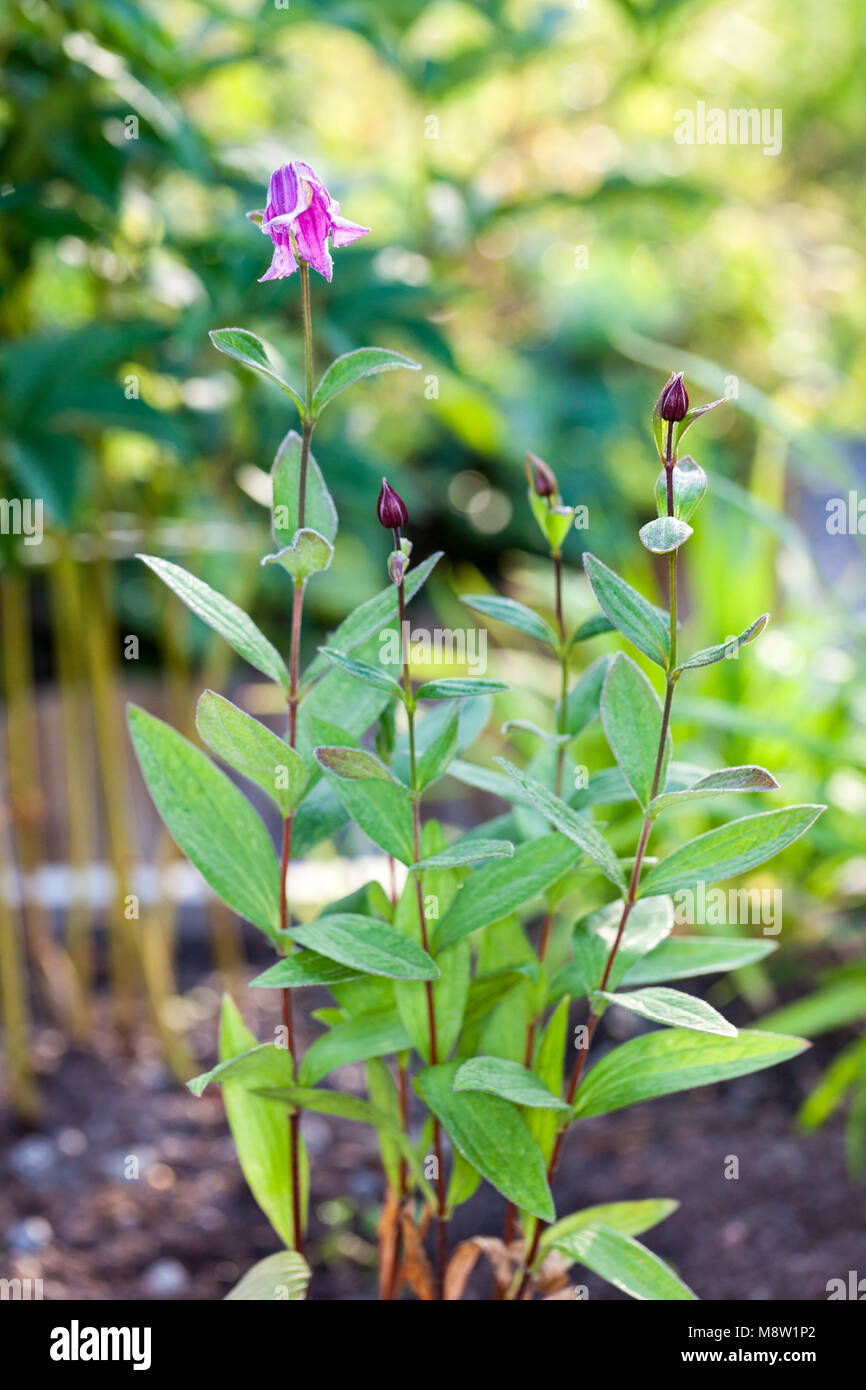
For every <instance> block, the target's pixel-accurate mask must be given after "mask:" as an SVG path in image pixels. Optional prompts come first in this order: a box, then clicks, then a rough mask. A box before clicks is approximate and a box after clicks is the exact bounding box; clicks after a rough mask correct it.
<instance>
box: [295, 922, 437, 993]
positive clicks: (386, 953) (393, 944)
mask: <svg viewBox="0 0 866 1390" xmlns="http://www.w3.org/2000/svg"><path fill="white" fill-rule="evenodd" d="M289 935H290V936H291V937H292V939H293V940H295V941H297V942H299V943H300V944H301V945H302V946H308V947H310V949H311V950H314V951H318V952H319V953H320V954H321V955H323V956H329V957H330V958H331V960H336V961H339V962H340V964H341V965H348V966H352V967H354V968H355V969H357V970H362V971H364V972H365V973H367V974H370V975H385V976H387V977H388V978H389V979H394V980H435V979H438V977H439V968H438V966H437V965H436V963H435V961H433V960H432V959H431V958H430V956H428V954H427V952H426V951H425V950H424V949H423V947H422V946H420V945H419V943H418V942H417V941H414V940H413V939H412V937H411V936H407V935H406V934H405V932H401V931H397V929H396V927H392V926H390V925H389V923H387V922H380V921H379V920H378V919H377V918H375V917H362V916H361V915H360V913H356V912H334V913H331V914H329V915H328V916H327V917H320V918H319V919H318V921H316V922H310V923H307V924H306V925H304V926H302V927H293V928H292V929H291V931H290V933H289Z"/></svg>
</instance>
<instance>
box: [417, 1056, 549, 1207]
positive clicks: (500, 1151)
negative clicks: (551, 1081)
mask: <svg viewBox="0 0 866 1390" xmlns="http://www.w3.org/2000/svg"><path fill="white" fill-rule="evenodd" d="M459 1066H460V1063H459V1062H446V1063H443V1064H442V1065H440V1066H438V1067H427V1068H426V1069H425V1070H424V1071H422V1072H419V1074H418V1075H417V1076H416V1078H415V1083H414V1084H415V1088H416V1090H417V1091H418V1093H419V1095H420V1096H421V1099H422V1100H423V1101H424V1103H425V1104H426V1105H427V1107H428V1108H429V1109H430V1110H432V1111H433V1114H434V1115H436V1117H437V1118H438V1119H439V1121H440V1122H441V1124H442V1125H443V1126H444V1128H445V1130H446V1133H447V1134H448V1137H449V1139H450V1140H451V1142H452V1144H453V1145H454V1146H455V1148H457V1149H459V1151H460V1152H461V1153H462V1155H463V1157H464V1158H465V1159H467V1161H468V1162H469V1163H471V1164H472V1166H473V1168H477V1169H478V1172H479V1173H480V1174H481V1175H482V1177H484V1178H486V1179H487V1181H488V1182H489V1183H492V1185H493V1186H494V1187H495V1188H496V1189H497V1190H498V1191H499V1192H501V1193H502V1195H503V1196H504V1197H507V1198H508V1200H509V1201H510V1202H514V1204H515V1205H516V1206H518V1207H521V1208H522V1209H523V1210H524V1211H528V1212H531V1213H532V1214H533V1216H539V1217H540V1218H541V1219H542V1221H552V1220H553V1218H554V1215H555V1212H554V1207H553V1198H552V1197H551V1195H550V1188H549V1187H548V1185H547V1177H546V1174H545V1171H544V1159H543V1158H542V1156H541V1151H540V1150H539V1148H538V1145H537V1144H536V1142H535V1140H534V1139H533V1137H532V1135H531V1133H530V1131H529V1128H528V1127H527V1124H526V1121H525V1119H524V1118H523V1116H522V1115H521V1113H520V1111H519V1110H518V1109H516V1107H515V1106H513V1105H511V1104H509V1102H508V1101H505V1100H502V1099H501V1098H500V1097H499V1096H488V1095H482V1094H479V1093H477V1092H469V1093H466V1092H453V1091H452V1090H451V1083H452V1081H453V1080H454V1076H455V1074H456V1072H457V1070H458V1068H459Z"/></svg>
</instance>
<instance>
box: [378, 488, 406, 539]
mask: <svg viewBox="0 0 866 1390" xmlns="http://www.w3.org/2000/svg"><path fill="white" fill-rule="evenodd" d="M376 515H377V516H378V518H379V520H380V522H381V523H382V525H383V526H384V527H385V530H386V531H396V529H397V528H398V527H399V526H405V525H406V523H407V521H408V520H409V513H408V512H407V510H406V503H405V502H404V501H403V498H402V497H401V496H400V494H399V492H395V491H394V489H393V488H392V487H391V486H390V485H389V483H388V479H387V478H383V479H382V491H381V492H380V493H379V500H378V502H377V503H376Z"/></svg>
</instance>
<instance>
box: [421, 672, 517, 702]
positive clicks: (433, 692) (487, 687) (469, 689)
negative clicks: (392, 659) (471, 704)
mask: <svg viewBox="0 0 866 1390" xmlns="http://www.w3.org/2000/svg"><path fill="white" fill-rule="evenodd" d="M509 689H510V686H507V685H503V683H502V681H488V680H480V679H475V678H474V677H470V676H465V677H464V676H446V677H445V678H444V679H443V680H437V681H425V683H424V684H423V685H419V687H418V689H417V690H416V691H415V699H416V700H465V699H468V698H470V697H471V696H473V695H495V694H496V692H497V691H499V690H509Z"/></svg>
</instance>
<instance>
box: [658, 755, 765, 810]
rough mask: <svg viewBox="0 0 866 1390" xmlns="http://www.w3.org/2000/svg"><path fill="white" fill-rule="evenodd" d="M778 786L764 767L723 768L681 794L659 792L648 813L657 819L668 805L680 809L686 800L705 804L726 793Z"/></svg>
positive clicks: (760, 789)
mask: <svg viewBox="0 0 866 1390" xmlns="http://www.w3.org/2000/svg"><path fill="white" fill-rule="evenodd" d="M778 790H779V783H778V782H777V781H776V779H775V777H774V776H773V775H772V773H770V772H768V771H767V769H766V768H765V767H756V766H755V765H754V764H749V765H748V766H745V767H723V768H720V769H719V771H718V772H709V773H707V775H706V777H702V778H701V779H700V781H698V782H695V784H694V786H692V787H687V788H686V789H685V790H684V791H676V792H662V793H661V795H660V796H657V797H654V799H653V801H652V802H651V803H650V806H649V811H650V814H651V815H652V816H657V815H658V814H659V812H660V811H664V810H666V809H667V808H668V807H669V806H682V805H683V804H684V803H685V802H687V801H704V800H706V799H707V798H708V797H713V796H725V795H727V793H728V792H763V791H778Z"/></svg>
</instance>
